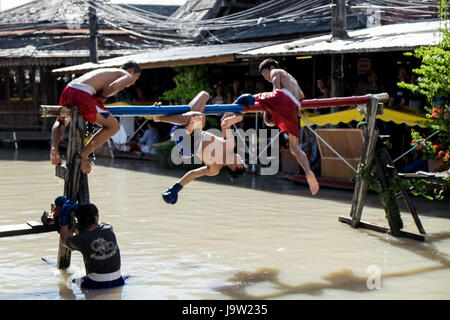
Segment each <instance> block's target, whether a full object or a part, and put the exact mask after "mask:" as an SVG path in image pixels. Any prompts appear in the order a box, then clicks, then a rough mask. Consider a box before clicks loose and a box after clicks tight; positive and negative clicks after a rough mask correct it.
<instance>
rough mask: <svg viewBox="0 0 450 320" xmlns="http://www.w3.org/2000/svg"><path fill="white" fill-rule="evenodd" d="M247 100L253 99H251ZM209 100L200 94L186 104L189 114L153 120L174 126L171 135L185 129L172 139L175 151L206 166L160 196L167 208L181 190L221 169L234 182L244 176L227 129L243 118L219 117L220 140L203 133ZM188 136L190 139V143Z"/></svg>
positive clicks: (212, 135)
mask: <svg viewBox="0 0 450 320" xmlns="http://www.w3.org/2000/svg"><path fill="white" fill-rule="evenodd" d="M249 96H250V97H251V98H253V96H251V95H249ZM208 100H209V94H208V93H207V92H205V91H202V92H200V93H199V94H198V95H197V96H196V97H195V98H194V99H193V100H192V101H191V103H190V104H189V105H190V108H191V111H189V112H187V113H184V114H180V115H169V116H154V117H153V120H154V121H156V122H159V121H164V122H168V123H172V124H175V125H176V126H175V127H174V128H173V129H172V133H173V134H175V130H176V129H178V128H179V127H178V126H185V127H184V128H180V129H179V130H180V131H181V132H179V133H181V134H180V135H179V136H178V137H175V138H176V140H177V141H176V147H177V148H178V150H179V151H180V153H182V155H183V156H188V157H193V156H197V157H198V158H200V159H201V160H202V162H203V163H204V164H205V165H204V166H203V167H200V168H198V169H194V170H191V171H189V172H188V173H186V174H185V175H184V176H183V177H182V178H181V179H180V180H179V181H178V182H177V183H175V184H174V185H173V186H172V187H171V188H169V189H167V190H166V191H165V192H164V193H163V195H162V197H163V200H164V201H165V202H167V203H169V204H175V203H176V202H177V200H178V193H179V192H180V191H181V189H182V188H183V187H184V186H185V185H187V184H188V183H190V182H192V181H193V180H195V179H197V178H199V177H202V176H215V175H217V174H219V172H220V170H221V169H222V168H225V169H226V170H227V172H228V173H229V174H230V176H231V177H232V178H236V177H237V176H239V175H241V174H243V173H244V172H245V169H246V167H247V166H246V165H245V163H244V161H243V159H242V157H241V156H240V155H239V154H237V153H235V152H234V148H235V141H234V136H233V134H232V131H231V129H230V127H231V126H232V125H233V124H235V123H238V122H239V121H242V115H235V114H232V113H227V114H225V115H224V116H223V117H222V120H221V128H222V137H218V136H216V135H214V134H212V133H210V132H206V131H202V129H203V127H204V125H205V119H206V117H205V115H204V114H203V111H204V109H205V105H206V102H207V101H208ZM183 131H184V132H183ZM191 135H192V137H193V139H191ZM192 140H193V143H192Z"/></svg>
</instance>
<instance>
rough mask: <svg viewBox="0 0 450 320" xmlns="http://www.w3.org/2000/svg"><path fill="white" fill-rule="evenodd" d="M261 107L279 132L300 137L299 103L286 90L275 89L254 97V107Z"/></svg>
mask: <svg viewBox="0 0 450 320" xmlns="http://www.w3.org/2000/svg"><path fill="white" fill-rule="evenodd" d="M257 105H259V106H261V107H262V108H263V109H264V110H265V111H267V112H269V113H270V115H271V116H272V120H273V123H274V124H275V125H276V126H277V127H278V128H280V130H281V131H283V132H285V133H287V134H292V135H294V136H296V137H297V138H299V137H300V123H299V119H298V111H299V108H300V102H299V101H298V100H297V99H296V98H295V97H294V95H293V94H292V93H291V92H289V91H288V90H286V89H282V90H279V89H275V90H274V91H271V92H262V93H259V94H257V95H256V96H255V106H257Z"/></svg>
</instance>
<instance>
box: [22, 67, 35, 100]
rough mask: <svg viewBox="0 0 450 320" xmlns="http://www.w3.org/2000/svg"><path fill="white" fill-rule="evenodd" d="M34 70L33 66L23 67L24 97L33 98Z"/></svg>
mask: <svg viewBox="0 0 450 320" xmlns="http://www.w3.org/2000/svg"><path fill="white" fill-rule="evenodd" d="M32 77H33V70H32V69H31V67H28V68H23V99H24V100H26V101H28V100H33V78H32Z"/></svg>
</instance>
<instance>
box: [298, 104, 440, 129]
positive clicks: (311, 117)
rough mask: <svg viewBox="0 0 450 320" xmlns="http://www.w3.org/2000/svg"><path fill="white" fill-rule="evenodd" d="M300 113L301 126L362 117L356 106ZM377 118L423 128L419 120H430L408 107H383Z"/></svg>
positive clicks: (348, 120)
mask: <svg viewBox="0 0 450 320" xmlns="http://www.w3.org/2000/svg"><path fill="white" fill-rule="evenodd" d="M302 114H303V116H302V118H301V120H300V125H301V126H302V127H303V126H305V125H309V126H311V125H317V126H325V125H327V124H332V125H336V124H339V123H349V122H351V121H361V120H362V119H363V118H364V116H363V115H362V114H360V113H359V111H358V109H356V108H354V109H348V110H344V111H338V112H333V113H329V114H323V115H317V114H314V113H311V112H307V111H303V112H302ZM377 119H380V120H383V121H385V122H390V121H392V122H394V123H396V124H406V125H408V126H410V127H413V126H420V127H422V128H425V125H424V124H422V123H420V121H432V120H431V119H428V118H426V117H425V114H424V113H423V112H421V111H419V110H417V109H413V108H409V107H399V108H395V109H394V108H384V109H383V114H382V115H378V116H377Z"/></svg>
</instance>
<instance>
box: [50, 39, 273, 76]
mask: <svg viewBox="0 0 450 320" xmlns="http://www.w3.org/2000/svg"><path fill="white" fill-rule="evenodd" d="M275 43H277V42H276V41H266V42H252V43H231V44H219V45H207V46H177V47H166V48H161V49H153V50H151V49H149V50H148V51H147V52H145V53H139V54H134V55H127V56H122V57H117V58H112V59H106V60H102V61H99V63H92V62H88V63H83V64H79V65H75V66H70V67H65V68H59V69H55V70H53V71H52V73H54V74H67V73H69V74H71V73H75V74H78V73H85V72H88V71H91V70H94V69H98V68H112V67H120V66H122V65H123V64H124V63H125V62H127V61H129V60H134V61H136V62H137V63H138V64H139V66H140V67H141V69H150V68H164V67H178V66H190V65H198V64H208V63H224V62H232V61H234V60H235V54H237V53H239V52H241V51H247V50H252V49H256V48H261V47H264V46H269V45H273V44H275Z"/></svg>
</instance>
